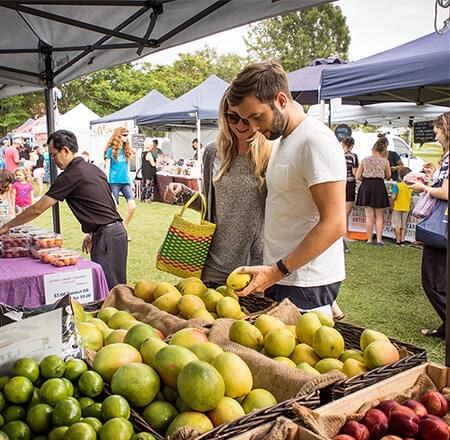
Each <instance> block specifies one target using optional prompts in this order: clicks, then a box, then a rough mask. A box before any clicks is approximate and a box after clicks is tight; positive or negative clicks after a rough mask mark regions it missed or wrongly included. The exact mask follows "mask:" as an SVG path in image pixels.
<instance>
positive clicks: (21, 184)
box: [12, 168, 33, 214]
mask: <svg viewBox="0 0 450 440" xmlns="http://www.w3.org/2000/svg"><path fill="white" fill-rule="evenodd" d="M28 171H29V170H28ZM28 174H29V176H28V179H31V173H30V172H28ZM14 177H15V179H16V180H15V182H14V183H13V185H12V187H13V200H14V201H15V207H16V214H20V213H21V212H22V211H24V210H25V208H28V207H29V206H31V205H32V204H33V184H32V183H31V182H30V181H29V180H28V179H27V176H26V171H25V169H24V168H17V169H16V171H15V172H14Z"/></svg>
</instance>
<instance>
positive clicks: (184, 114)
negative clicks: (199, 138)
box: [136, 75, 229, 127]
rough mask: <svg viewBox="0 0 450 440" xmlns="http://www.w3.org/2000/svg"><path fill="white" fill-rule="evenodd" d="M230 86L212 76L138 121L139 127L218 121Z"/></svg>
mask: <svg viewBox="0 0 450 440" xmlns="http://www.w3.org/2000/svg"><path fill="white" fill-rule="evenodd" d="M228 86H229V84H228V83H227V82H225V81H223V80H222V79H220V78H219V77H217V76H216V75H211V76H210V77H209V78H207V79H206V80H205V81H203V82H202V83H201V84H200V85H198V86H197V87H195V88H193V89H192V90H190V91H189V92H187V93H185V94H184V95H182V96H180V97H179V98H177V99H175V100H174V101H172V102H169V103H168V104H166V105H164V106H162V107H160V108H158V109H155V110H152V111H150V112H148V113H147V114H144V115H142V116H139V117H138V118H137V119H136V123H137V124H138V125H150V126H153V127H160V126H170V125H195V123H196V121H197V119H200V120H201V121H202V123H203V121H216V120H217V116H218V113H219V104H220V100H221V99H222V96H223V94H224V92H225V90H226V89H227V87H228Z"/></svg>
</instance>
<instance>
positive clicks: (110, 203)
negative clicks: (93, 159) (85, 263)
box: [46, 157, 122, 232]
mask: <svg viewBox="0 0 450 440" xmlns="http://www.w3.org/2000/svg"><path fill="white" fill-rule="evenodd" d="M46 195H47V196H48V197H51V198H52V199H55V200H58V201H59V202H62V201H63V200H67V204H68V205H69V208H70V209H71V211H72V212H73V214H74V215H75V217H76V218H77V220H78V221H79V222H80V223H81V229H82V230H83V232H94V231H96V230H97V229H98V228H99V227H100V226H104V225H107V224H109V223H113V222H115V221H122V218H121V217H120V215H119V213H118V212H117V209H116V204H115V202H114V199H113V197H112V195H111V189H110V187H109V185H108V181H107V179H106V175H105V173H104V172H103V171H102V170H100V169H99V168H98V167H96V166H95V165H92V164H90V163H87V162H86V161H85V160H84V159H83V158H82V157H75V158H74V159H73V160H72V162H70V164H69V166H68V167H67V168H66V169H65V170H64V171H63V172H62V173H61V174H60V175H59V176H58V177H57V178H56V180H55V182H54V183H53V185H52V186H51V187H50V189H49V190H48V192H47V194H46Z"/></svg>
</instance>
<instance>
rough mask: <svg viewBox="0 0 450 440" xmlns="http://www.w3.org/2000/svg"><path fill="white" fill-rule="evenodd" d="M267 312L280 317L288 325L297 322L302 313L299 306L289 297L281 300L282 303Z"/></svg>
mask: <svg viewBox="0 0 450 440" xmlns="http://www.w3.org/2000/svg"><path fill="white" fill-rule="evenodd" d="M266 314H267V315H271V316H274V317H275V318H278V319H280V320H281V321H283V322H284V323H285V324H286V325H295V324H297V321H298V318H300V315H301V313H300V310H299V309H298V307H297V306H296V305H295V304H293V303H292V302H291V301H289V300H288V299H284V300H283V301H281V302H280V304H278V305H277V306H276V307H274V308H273V309H271V310H269V311H268V312H267V313H266Z"/></svg>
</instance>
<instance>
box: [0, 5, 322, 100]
mask: <svg viewBox="0 0 450 440" xmlns="http://www.w3.org/2000/svg"><path fill="white" fill-rule="evenodd" d="M329 1H330V0H328V1H327V0H283V1H279V0H246V1H245V7H244V6H243V2H242V0H73V1H71V0H47V1H45V0H42V1H36V0H29V1H26V0H25V1H20V2H16V1H14V2H12V1H0V98H4V97H7V96H12V95H16V94H22V93H27V92H31V91H36V90H42V89H44V88H46V87H48V85H49V83H50V84H51V85H58V84H63V83H65V82H67V81H70V80H72V79H74V78H77V77H79V76H82V75H86V74H89V73H92V72H95V71H97V70H100V69H103V68H106V67H112V66H115V65H117V64H121V63H125V62H130V61H133V60H136V59H138V58H141V57H143V56H146V55H150V54H151V53H154V52H157V51H160V50H162V49H167V48H169V47H173V46H177V45H180V44H183V43H187V42H189V41H192V40H196V39H198V38H201V37H205V36H208V35H212V34H215V33H217V32H221V31H224V30H227V29H231V28H233V27H237V26H241V25H244V24H248V23H251V22H254V21H257V20H261V19H263V18H268V17H273V16H275V15H280V14H286V13H288V12H291V11H295V10H299V9H303V8H308V7H311V6H317V5H320V4H324V3H328V2H329Z"/></svg>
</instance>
